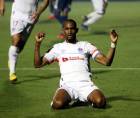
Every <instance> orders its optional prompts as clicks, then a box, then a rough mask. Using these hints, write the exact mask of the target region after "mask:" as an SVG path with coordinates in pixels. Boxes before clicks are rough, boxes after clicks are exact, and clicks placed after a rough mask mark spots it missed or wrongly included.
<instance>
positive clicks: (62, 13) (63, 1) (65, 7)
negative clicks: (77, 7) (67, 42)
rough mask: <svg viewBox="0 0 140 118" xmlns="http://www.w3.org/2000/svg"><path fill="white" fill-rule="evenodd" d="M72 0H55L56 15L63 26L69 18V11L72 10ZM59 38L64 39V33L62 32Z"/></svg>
mask: <svg viewBox="0 0 140 118" xmlns="http://www.w3.org/2000/svg"><path fill="white" fill-rule="evenodd" d="M71 3H72V0H55V4H54V15H55V18H56V19H57V20H58V22H59V23H60V24H61V28H62V26H63V23H64V21H65V20H67V19H68V13H69V12H70V10H71V8H70V6H71ZM57 38H59V39H64V34H63V33H62V32H61V33H60V34H59V35H58V36H57Z"/></svg>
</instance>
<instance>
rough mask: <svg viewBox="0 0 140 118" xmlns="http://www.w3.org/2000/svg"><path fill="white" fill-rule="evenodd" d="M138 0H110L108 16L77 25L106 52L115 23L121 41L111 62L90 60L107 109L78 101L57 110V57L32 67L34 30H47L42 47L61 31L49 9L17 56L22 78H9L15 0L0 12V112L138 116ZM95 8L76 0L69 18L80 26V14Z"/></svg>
mask: <svg viewBox="0 0 140 118" xmlns="http://www.w3.org/2000/svg"><path fill="white" fill-rule="evenodd" d="M139 6H140V2H110V3H109V5H108V8H107V12H106V14H105V16H104V17H103V18H102V19H101V20H100V21H99V22H97V23H96V24H93V25H92V26H91V27H90V29H91V30H90V31H89V32H84V31H82V30H81V29H79V33H78V39H79V40H87V41H89V42H91V43H93V44H95V45H96V46H97V47H98V48H100V49H101V50H102V51H103V52H104V53H106V52H107V50H108V47H109V46H110V43H109V36H108V32H109V31H110V30H111V29H113V28H114V29H116V30H117V32H118V33H119V41H118V45H117V51H116V55H115V59H114V62H113V64H112V67H111V68H107V67H104V66H102V65H99V64H97V63H94V62H92V61H91V67H92V72H93V74H94V76H93V78H92V79H93V80H94V81H95V83H96V85H97V86H98V87H99V88H101V89H102V91H103V92H104V94H105V96H106V97H107V101H108V103H107V108H106V109H95V108H91V107H90V106H78V107H73V108H70V109H65V110H59V111H54V110H52V109H51V108H50V102H51V100H52V97H53V94H54V92H55V90H56V88H57V86H58V82H59V77H60V73H59V68H58V65H57V64H56V63H55V64H53V65H49V66H46V67H44V68H42V69H34V67H33V52H34V35H35V34H36V33H37V32H39V31H44V32H46V37H47V38H46V40H44V42H43V43H42V47H41V52H42V53H44V52H45V51H46V50H47V49H48V48H49V47H51V46H52V45H53V44H54V43H57V42H60V40H59V39H57V38H56V36H57V34H59V31H60V28H61V27H60V25H59V24H58V22H57V21H55V20H54V21H49V20H47V16H48V15H49V13H48V10H46V11H45V12H44V13H43V14H42V16H41V18H40V20H39V22H38V23H37V24H36V26H35V28H34V30H33V32H32V34H31V36H30V38H29V40H28V42H27V45H26V46H25V49H24V51H23V52H22V53H21V55H20V56H19V62H18V64H17V75H18V78H19V83H18V84H16V85H11V84H10V83H9V82H8V68H7V55H8V54H7V52H8V48H9V45H10V43H11V42H10V33H9V18H10V8H11V3H6V8H7V9H6V13H5V16H4V17H0V39H1V43H0V118H139V117H140V109H139V108H140V87H139V86H140V80H139V79H140V74H139V73H140V61H139V60H140V46H139V44H140V39H139V38H140V33H139V32H140V15H139V11H140V7H139ZM91 10H92V6H91V3H90V2H74V3H73V5H72V10H71V12H70V16H69V17H70V18H74V19H75V20H76V21H77V23H78V26H80V24H81V21H82V16H84V15H85V14H87V13H88V12H90V11H91Z"/></svg>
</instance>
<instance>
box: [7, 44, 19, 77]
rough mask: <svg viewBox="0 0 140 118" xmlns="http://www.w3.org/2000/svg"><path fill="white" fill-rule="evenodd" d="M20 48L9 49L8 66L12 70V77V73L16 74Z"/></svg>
mask: <svg viewBox="0 0 140 118" xmlns="http://www.w3.org/2000/svg"><path fill="white" fill-rule="evenodd" d="M17 52H18V48H17V47H16V46H10V48H9V60H8V66H9V70H10V75H11V74H12V73H15V70H16V62H17V58H18V53H17Z"/></svg>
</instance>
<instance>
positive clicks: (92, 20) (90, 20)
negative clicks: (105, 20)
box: [83, 12, 103, 26]
mask: <svg viewBox="0 0 140 118" xmlns="http://www.w3.org/2000/svg"><path fill="white" fill-rule="evenodd" d="M102 16H103V15H102V14H98V13H97V12H92V13H90V14H89V15H88V16H87V17H88V20H87V21H85V22H84V23H83V24H84V25H86V26H88V25H91V24H93V23H95V22H96V21H97V20H99V19H100V18H101V17H102Z"/></svg>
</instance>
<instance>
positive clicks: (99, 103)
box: [93, 98, 106, 108]
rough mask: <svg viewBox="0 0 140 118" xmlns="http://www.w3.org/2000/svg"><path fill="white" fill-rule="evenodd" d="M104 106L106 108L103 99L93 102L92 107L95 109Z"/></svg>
mask: <svg viewBox="0 0 140 118" xmlns="http://www.w3.org/2000/svg"><path fill="white" fill-rule="evenodd" d="M105 106H106V99H105V98H97V99H96V100H95V101H94V102H93V107H96V108H105Z"/></svg>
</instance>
